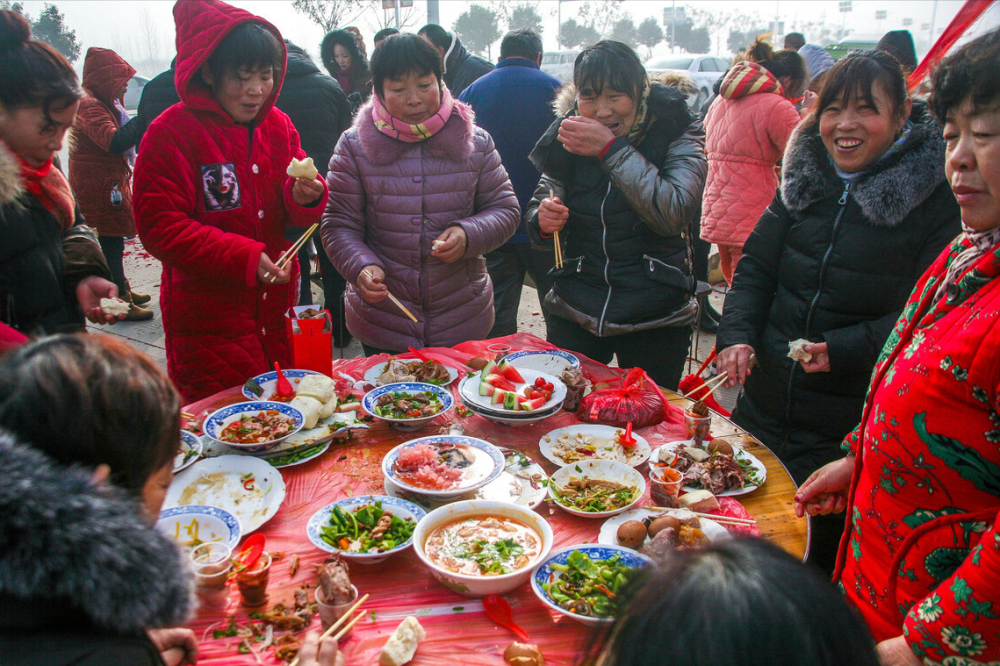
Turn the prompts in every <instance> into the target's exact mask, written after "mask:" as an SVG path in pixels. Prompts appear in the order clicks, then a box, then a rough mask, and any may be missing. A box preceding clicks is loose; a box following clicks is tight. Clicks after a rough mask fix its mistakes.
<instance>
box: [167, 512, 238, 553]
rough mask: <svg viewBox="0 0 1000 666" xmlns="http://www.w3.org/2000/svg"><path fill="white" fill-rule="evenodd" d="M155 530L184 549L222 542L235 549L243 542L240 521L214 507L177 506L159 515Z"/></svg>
mask: <svg viewBox="0 0 1000 666" xmlns="http://www.w3.org/2000/svg"><path fill="white" fill-rule="evenodd" d="M156 529H158V530H160V532H162V533H163V534H166V535H167V536H168V537H170V538H171V539H173V540H174V541H176V542H177V543H178V545H180V546H181V547H182V548H194V547H195V546H198V545H200V544H203V543H210V542H215V541H219V542H222V543H224V544H226V545H227V546H229V547H230V548H232V549H235V548H236V544H238V543H239V542H240V533H241V530H240V521H239V520H238V519H237V518H236V516H234V515H233V514H231V513H229V512H228V511H224V510H223V509H220V508H218V507H214V506H201V505H193V506H175V507H173V508H170V509H164V510H163V511H161V512H160V518H159V520H157V521H156Z"/></svg>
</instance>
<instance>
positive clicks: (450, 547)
mask: <svg viewBox="0 0 1000 666" xmlns="http://www.w3.org/2000/svg"><path fill="white" fill-rule="evenodd" d="M552 542H553V537H552V528H551V527H549V524H548V522H546V520H545V519H544V518H542V517H541V516H539V515H538V514H537V513H535V512H534V511H531V510H530V509H528V508H526V507H522V506H518V505H516V504H508V503H506V502H493V501H490V500H466V501H461V502H454V503H452V504H448V505H445V506H442V507H440V508H438V509H435V510H434V511H431V512H430V513H428V514H427V517H426V518H424V519H423V520H421V521H420V522H419V523H418V524H417V529H416V530H415V531H414V532H413V550H414V552H416V554H417V557H419V558H420V561H421V562H423V563H424V565H426V566H427V568H428V569H429V570H430V572H431V575H433V576H434V578H436V579H437V580H438V582H440V583H441V584H442V585H444V586H445V587H447V588H449V589H451V590H453V591H455V592H458V593H459V594H464V595H466V596H469V597H484V596H486V595H489V594H506V593H507V592H510V591H511V590H513V589H515V588H517V587H520V586H521V585H523V584H524V583H526V582H528V579H529V578H530V577H531V571H532V569H533V568H534V567H535V565H537V564H538V563H539V562H543V561H545V559H546V558H547V557H548V555H549V552H550V551H551V550H552Z"/></svg>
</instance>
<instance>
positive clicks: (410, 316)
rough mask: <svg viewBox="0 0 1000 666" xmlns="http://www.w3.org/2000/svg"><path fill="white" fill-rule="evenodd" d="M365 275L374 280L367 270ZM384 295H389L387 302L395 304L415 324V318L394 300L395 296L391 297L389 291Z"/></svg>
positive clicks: (397, 300)
mask: <svg viewBox="0 0 1000 666" xmlns="http://www.w3.org/2000/svg"><path fill="white" fill-rule="evenodd" d="M365 275H367V276H368V277H369V278H371V279H372V280H374V279H375V276H374V275H373V274H372V272H371V271H370V270H368V269H367V268H366V269H365ZM385 293H386V294H388V295H389V300H390V301H392V302H393V303H395V304H396V307H397V308H399V309H400V310H402V311H403V314H405V315H406V316H407V317H409V318H410V320H411V321H413V323H414V324H415V323H417V318H416V317H414V316H413V313H412V312H410V311H409V310H407V309H406V306H405V305H403V304H402V303H400V302H399V299H398V298H396V297H395V296H393V295H392V292H391V291H386V292H385Z"/></svg>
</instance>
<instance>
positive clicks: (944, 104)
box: [930, 28, 1000, 123]
mask: <svg viewBox="0 0 1000 666" xmlns="http://www.w3.org/2000/svg"><path fill="white" fill-rule="evenodd" d="M998 62H1000V28H997V29H994V30H992V31H990V32H988V33H986V34H985V35H983V36H982V37H977V38H976V39H974V40H972V41H971V42H969V43H968V44H965V45H963V46H962V47H961V48H960V49H958V50H957V51H955V52H954V53H952V54H951V55H949V56H948V57H947V58H945V59H944V60H942V61H941V63H940V64H939V65H938V66H937V68H936V69H935V70H934V73H933V74H932V76H931V90H932V92H931V98H930V105H931V108H932V109H933V110H934V115H935V116H937V118H938V120H939V121H941V122H942V123H944V122H945V119H946V118H947V117H948V112H949V111H951V110H952V109H953V108H954V107H956V106H959V105H961V104H962V102H964V101H965V100H966V99H971V100H972V111H973V113H979V112H982V111H986V110H989V109H993V108H995V107H996V106H997V104H1000V69H998V67H997V63H998Z"/></svg>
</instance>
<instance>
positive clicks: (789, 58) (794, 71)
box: [760, 49, 809, 97]
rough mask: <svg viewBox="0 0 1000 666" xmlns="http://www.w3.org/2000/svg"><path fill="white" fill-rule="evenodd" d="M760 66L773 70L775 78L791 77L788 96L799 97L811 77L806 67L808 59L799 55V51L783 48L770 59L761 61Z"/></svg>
mask: <svg viewBox="0 0 1000 666" xmlns="http://www.w3.org/2000/svg"><path fill="white" fill-rule="evenodd" d="M760 66H761V67H763V68H764V69H766V70H767V71H769V72H771V74H773V75H774V78H776V79H781V78H783V77H786V76H789V77H791V79H792V80H791V82H790V83H789V84H788V86H787V87H788V90H786V91H785V92H786V95H787V96H788V97H798V96H799V95H800V94H801V93H802V91H803V89H804V88H805V86H806V83H807V79H808V78H809V69H808V67H806V60H805V58H803V57H802V56H800V55H799V53H798V51H793V50H792V49H783V50H781V51H778V52H777V53H775V54H774V55H773V56H772V57H771V59H770V60H765V61H764V62H762V63H760Z"/></svg>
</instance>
